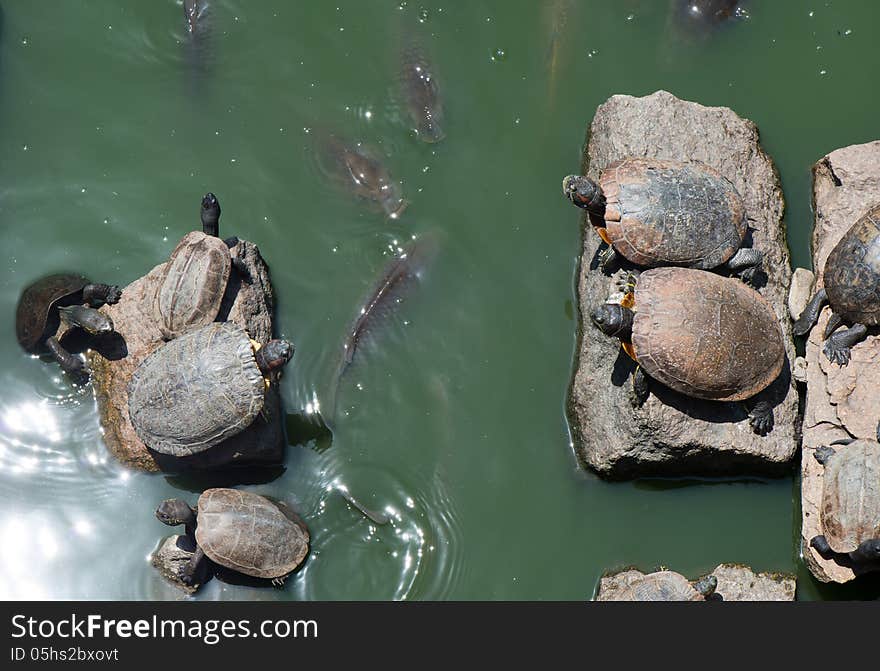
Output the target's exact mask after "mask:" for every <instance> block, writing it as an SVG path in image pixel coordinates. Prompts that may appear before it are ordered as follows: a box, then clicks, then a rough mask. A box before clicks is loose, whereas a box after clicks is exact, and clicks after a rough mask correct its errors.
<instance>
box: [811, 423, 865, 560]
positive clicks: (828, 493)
mask: <svg viewBox="0 0 880 671" xmlns="http://www.w3.org/2000/svg"><path fill="white" fill-rule="evenodd" d="M835 449H836V450H837V451H836V452H835V453H834V454H833V455H832V456H831V457H830V458H829V459H828V461H827V462H826V463H825V474H824V476H823V479H822V508H821V509H820V513H819V514H820V516H821V520H822V530H823V532H824V534H825V539H826V540H827V541H828V545H830V546H831V549H832V550H834V551H835V552H852V551H853V550H855V549H856V548H858V547H859V545H860V544H861V543H862V542H863V541H866V540H870V539H872V538H880V443H877V442H875V441H873V440H857V441H855V442H854V443H850V444H849V445H844V446H841V447H836V448H835Z"/></svg>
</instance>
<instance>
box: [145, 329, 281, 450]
mask: <svg viewBox="0 0 880 671" xmlns="http://www.w3.org/2000/svg"><path fill="white" fill-rule="evenodd" d="M265 391H266V385H265V382H264V380H263V374H262V373H261V372H260V369H259V368H258V367H257V362H256V361H255V360H254V352H253V348H252V346H251V341H250V338H249V337H248V335H247V333H245V331H244V329H242V328H241V327H240V326H238V325H236V324H233V323H232V322H221V323H214V324H209V325H208V326H203V327H202V328H200V329H196V330H195V331H190V332H189V333H186V334H184V335H182V336H181V337H179V338H176V339H174V340H172V341H171V342H168V343H165V344H164V345H162V346H161V347H160V348H159V349H157V350H156V351H155V352H153V353H152V354H151V355H150V356H148V357H147V358H146V359H144V361H143V362H142V363H141V365H140V366H138V367H137V369H135V371H134V374H133V375H132V378H131V382H130V383H129V386H128V414H129V417H130V418H131V423H132V426H134V429H135V431H136V432H137V435H138V436H139V437H140V439H141V440H142V441H144V444H145V445H147V447H149V448H151V449H153V450H155V451H156V452H161V453H162V454H170V455H172V456H175V457H185V456H188V455H190V454H195V453H198V452H202V451H204V450H207V449H208V448H210V447H212V446H214V445H216V444H217V443H220V442H222V441H223V440H225V439H226V438H229V437H230V436H234V435H235V434H237V433H239V432H240V431H243V430H244V429H245V428H247V427H248V426H250V424H251V422H253V421H254V419H255V418H256V417H257V415H258V414H259V413H260V410H262V408H263V400H264V395H265Z"/></svg>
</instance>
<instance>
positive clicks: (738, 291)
mask: <svg viewBox="0 0 880 671" xmlns="http://www.w3.org/2000/svg"><path fill="white" fill-rule="evenodd" d="M634 309H635V317H634V319H633V329H632V345H633V348H634V350H635V358H636V361H638V362H639V364H640V365H641V366H642V368H644V370H645V372H646V373H647V374H648V375H650V376H651V377H653V378H655V379H657V380H659V381H660V382H662V383H663V384H665V385H666V386H668V387H671V388H672V389H675V390H676V391H679V392H681V393H683V394H687V395H688V396H694V397H696V398H704V399H710V400H716V401H740V400H743V399H746V398H750V397H751V396H754V395H755V394H757V393H758V392H759V391H761V390H762V389H764V388H765V387H767V386H768V385H769V384H770V383H771V382H773V381H774V380H775V379H776V378H777V376H778V375H779V373H780V371H781V370H782V365H783V363H784V361H785V347H784V345H783V340H782V330H781V329H780V328H779V321H778V320H777V318H776V313H775V312H774V311H773V308H772V307H770V304H769V303H767V301H766V300H765V299H764V298H763V297H762V296H761V295H760V294H759V293H758V292H757V291H755V290H754V289H751V288H750V287H748V286H746V285H745V284H743V283H742V282H740V281H739V280H736V279H733V278H729V277H722V276H720V275H715V274H714V273H709V272H706V271H703V270H692V269H689V268H655V269H652V270H647V271H645V272H643V273H642V274H641V275H639V278H638V282H637V284H636V289H635V308H634Z"/></svg>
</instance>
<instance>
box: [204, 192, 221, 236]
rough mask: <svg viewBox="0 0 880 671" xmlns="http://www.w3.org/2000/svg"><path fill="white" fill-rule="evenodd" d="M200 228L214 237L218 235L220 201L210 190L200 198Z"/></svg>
mask: <svg viewBox="0 0 880 671" xmlns="http://www.w3.org/2000/svg"><path fill="white" fill-rule="evenodd" d="M202 230H203V231H204V232H205V235H210V236H213V237H215V238H216V237H217V236H218V235H220V201H219V200H217V196H215V195H214V194H213V193H210V192H209V193H206V194H205V195H204V197H203V198H202Z"/></svg>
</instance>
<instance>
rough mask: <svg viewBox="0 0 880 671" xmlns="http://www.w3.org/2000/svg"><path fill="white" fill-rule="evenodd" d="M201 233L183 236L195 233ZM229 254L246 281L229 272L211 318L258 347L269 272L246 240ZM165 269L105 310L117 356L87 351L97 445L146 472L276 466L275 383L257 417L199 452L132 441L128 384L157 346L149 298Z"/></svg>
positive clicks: (268, 305) (267, 309) (265, 331)
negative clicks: (172, 452)
mask: <svg viewBox="0 0 880 671" xmlns="http://www.w3.org/2000/svg"><path fill="white" fill-rule="evenodd" d="M201 235H202V233H200V232H193V233H189V234H188V235H187V237H186V238H184V240H186V239H188V238H189V237H194V236H201ZM230 242H234V244H233V245H232V247H231V252H232V255H233V256H237V257H238V258H239V259H241V260H242V262H243V263H244V265H245V266H246V267H247V270H248V279H249V281H248V282H244V281H242V279H241V277H240V274H238V273H232V275H231V276H230V279H229V283H228V285H227V288H226V293H225V294H224V296H223V302H222V305H221V307H220V314H219V316H218V320H220V321H231V322H235V323H236V324H238V325H239V326H241V327H242V328H244V329H245V330H246V331H247V332H248V334H249V335H250V337H251V338H253V339H254V340H256V341H257V342H259V343H261V344H265V343H266V342H267V341H268V340H270V339H271V338H272V311H273V307H274V298H273V291H272V284H271V283H270V281H269V268H268V267H267V266H266V263H265V261H263V258H262V256H261V255H260V251H259V249H258V248H257V246H256V245H254V244H253V243H251V242H248V241H246V240H235V239H233V240H231V241H230ZM165 266H166V264H164V263H163V264H161V265H158V266H156V267H155V268H153V269H152V270H151V271H150V272H149V273H147V274H146V275H145V276H144V277H141V278H140V279H138V280H135V281H134V282H132V283H131V284H129V285H128V286H127V287H125V289H124V290H123V295H122V299H121V300H120V301H119V303H117V304H116V305H109V306H104V307H103V308H101V309H102V311H105V312H106V313H107V314H108V315H109V316H110V317H111V319H112V320H113V323H114V325H115V326H116V332H117V333H118V334H119V335H120V336H121V340H122V341H123V342H122V344H121V347H122V348H123V349H124V356H113V355H111V354H109V353H107V352H103V353H102V352H99V351H90V352H89V353H88V359H89V365H90V367H91V369H92V383H93V386H94V389H95V396H96V397H97V400H98V411H99V413H100V420H101V427H102V429H103V436H104V442H105V444H106V445H107V448H108V449H109V450H110V452H111V453H112V454H113V455H114V456H115V457H116V458H117V459H119V460H120V461H122V462H123V463H125V464H127V465H128V466H131V467H133V468H139V469H142V470H145V471H158V470H165V471H180V470H189V469H210V468H221V467H226V466H232V465H254V464H274V463H280V462H281V460H282V458H283V450H284V433H283V427H282V414H281V399H280V396H279V393H278V386H277V385H275V384H273V385H271V386H270V388H269V389H268V390H267V392H266V400H265V405H264V408H263V412H262V413H261V415H260V416H259V417H257V419H256V420H255V421H254V422H253V423H252V424H251V425H250V426H249V427H248V428H247V429H245V430H244V431H242V432H241V433H239V434H237V435H235V436H233V437H232V438H229V439H228V440H226V441H224V442H222V443H220V444H218V445H216V446H214V447H212V448H211V449H210V450H206V451H205V452H203V453H200V454H196V455H192V456H190V457H185V458H175V457H170V456H168V455H162V454H159V453H156V452H153V451H151V450H149V449H148V448H147V447H146V446H145V445H144V443H143V442H142V441H141V440H140V438H138V436H137V434H136V433H135V430H134V428H133V427H132V425H131V422H130V420H129V417H128V384H129V381H130V380H131V376H132V373H133V372H134V370H135V369H136V368H137V367H138V366H139V365H140V363H141V362H142V361H143V360H144V359H145V358H146V357H147V356H149V355H150V354H151V353H152V352H153V351H154V350H155V349H156V348H158V347H159V346H160V345H161V344H162V343H163V340H162V333H161V331H160V330H159V323H158V321H157V320H156V319H155V317H154V315H153V298H154V296H155V294H156V288H157V287H158V286H159V284H160V283H161V281H162V278H163V275H164V271H165Z"/></svg>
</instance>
